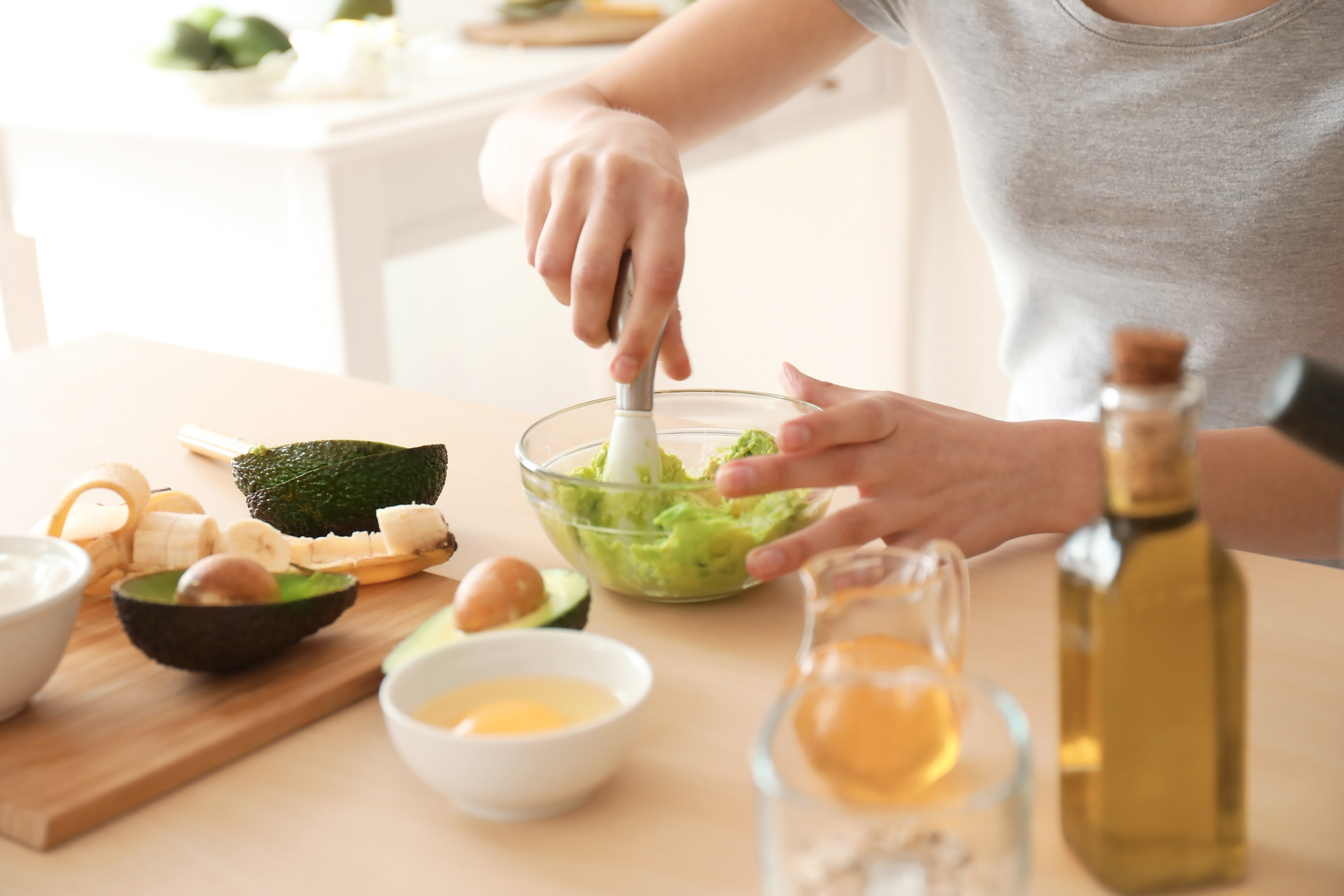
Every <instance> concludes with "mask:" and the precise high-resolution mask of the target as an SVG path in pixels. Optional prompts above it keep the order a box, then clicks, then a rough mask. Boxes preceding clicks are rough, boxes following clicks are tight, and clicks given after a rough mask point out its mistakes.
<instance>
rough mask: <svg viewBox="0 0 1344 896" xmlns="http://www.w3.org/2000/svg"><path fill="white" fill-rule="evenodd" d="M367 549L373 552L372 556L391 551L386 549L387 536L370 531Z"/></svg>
mask: <svg viewBox="0 0 1344 896" xmlns="http://www.w3.org/2000/svg"><path fill="white" fill-rule="evenodd" d="M369 551H370V552H371V553H372V554H373V556H375V557H377V556H379V555H380V554H390V553H392V552H391V551H389V550H388V549H387V536H386V535H384V534H383V533H381V532H370V533H369Z"/></svg>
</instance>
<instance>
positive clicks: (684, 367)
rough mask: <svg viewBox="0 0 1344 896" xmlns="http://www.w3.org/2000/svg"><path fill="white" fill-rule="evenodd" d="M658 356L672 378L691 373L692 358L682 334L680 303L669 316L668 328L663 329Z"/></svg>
mask: <svg viewBox="0 0 1344 896" xmlns="http://www.w3.org/2000/svg"><path fill="white" fill-rule="evenodd" d="M658 357H659V358H660V359H661V360H662V363H663V373H665V374H667V375H668V376H669V377H670V378H672V379H674V380H684V379H686V377H688V376H690V375H691V358H690V355H689V354H688V353H687V352H686V341H685V339H683V338H682V335H681V306H680V305H677V306H676V307H674V308H673V309H672V313H671V314H669V315H668V316H667V329H666V330H664V331H663V344H662V348H661V349H660V351H659V353H658Z"/></svg>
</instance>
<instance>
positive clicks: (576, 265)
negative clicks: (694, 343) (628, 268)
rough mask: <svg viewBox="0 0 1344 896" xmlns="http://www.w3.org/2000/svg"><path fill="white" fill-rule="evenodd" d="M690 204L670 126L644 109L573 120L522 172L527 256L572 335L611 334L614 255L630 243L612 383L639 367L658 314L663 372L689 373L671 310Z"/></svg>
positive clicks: (603, 339)
mask: <svg viewBox="0 0 1344 896" xmlns="http://www.w3.org/2000/svg"><path fill="white" fill-rule="evenodd" d="M687 207H688V204H687V197H686V182H685V179H684V178H683V176H682V172H681V161H680V158H679V156H678V153H677V147H676V144H675V142H674V141H673V139H672V137H671V135H670V134H668V132H667V131H666V130H664V129H663V128H662V127H661V126H659V125H658V124H657V123H655V122H653V121H651V120H650V119H648V118H644V117H643V116H640V115H635V114H634V113H631V112H624V111H620V110H616V109H610V108H606V107H604V106H594V107H592V108H589V109H586V110H585V111H583V112H581V113H580V114H578V115H576V116H574V117H573V118H572V119H570V121H569V122H568V123H567V124H566V125H565V126H564V127H563V128H562V129H560V131H559V133H558V134H557V135H556V139H555V142H554V145H553V146H551V147H549V149H548V151H547V152H546V153H545V154H544V155H543V156H542V158H541V160H540V162H539V163H538V164H537V166H536V168H535V169H534V172H533V174H532V177H531V179H530V180H529V181H528V184H527V191H526V195H525V199H524V212H523V228H524V238H525V240H526V246H527V260H528V263H529V264H531V265H532V266H533V267H535V268H536V269H537V272H538V273H539V274H541V276H542V278H543V279H544V280H545V281H546V285H547V287H548V288H549V289H550V291H551V293H552V295H554V296H555V297H556V299H558V300H559V301H560V303H561V304H563V305H567V306H569V308H570V311H571V319H572V321H573V328H574V334H575V335H576V336H578V337H579V339H581V340H582V341H583V342H585V343H586V344H588V345H590V346H592V347H594V348H597V347H600V346H602V345H605V344H606V343H607V341H608V334H607V319H608V317H609V316H610V312H611V303H612V293H613V291H614V290H615V286H616V275H617V270H618V268H619V266H620V261H621V254H622V253H623V252H624V251H625V249H626V248H627V247H629V249H630V251H631V256H632V260H633V268H634V288H635V291H634V304H633V305H632V306H631V309H630V312H629V315H628V317H627V318H626V321H625V324H624V327H623V328H622V331H621V335H620V342H619V343H618V345H617V347H616V352H615V354H614V356H613V358H612V362H611V375H612V377H613V378H614V379H616V380H617V381H618V382H623V383H628V382H630V381H631V380H633V379H634V378H635V376H636V375H638V373H639V371H640V370H641V369H643V367H644V364H645V362H646V361H647V360H648V358H649V355H650V354H651V353H652V352H653V346H654V343H655V342H656V341H657V339H658V334H659V332H660V331H662V330H663V322H664V321H666V322H667V329H666V331H665V332H664V333H663V342H662V350H661V357H662V363H663V370H664V372H665V373H666V374H667V375H668V376H670V377H671V378H672V379H676V380H682V379H685V378H686V377H687V376H689V375H690V373H691V365H690V359H689V358H688V357H687V354H686V346H685V344H684V343H683V342H682V336H681V317H680V313H679V311H678V309H677V289H678V288H679V287H680V285H681V274H682V267H683V263H684V261H685V255H686V215H687Z"/></svg>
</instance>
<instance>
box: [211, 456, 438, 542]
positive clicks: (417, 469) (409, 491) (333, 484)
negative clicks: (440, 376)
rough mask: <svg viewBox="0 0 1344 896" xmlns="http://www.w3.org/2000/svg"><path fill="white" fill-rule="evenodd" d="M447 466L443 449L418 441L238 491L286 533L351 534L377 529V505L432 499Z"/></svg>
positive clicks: (253, 511)
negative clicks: (416, 446) (421, 443)
mask: <svg viewBox="0 0 1344 896" xmlns="http://www.w3.org/2000/svg"><path fill="white" fill-rule="evenodd" d="M366 444H377V443H366ZM447 472H448V449H447V448H445V447H444V446H443V445H421V446H420V447H418V448H395V449H394V450H391V451H380V452H377V453H373V454H368V455H363V456H357V457H353V458H349V459H347V460H344V461H339V462H336V463H332V464H329V465H327V466H323V467H318V468H316V469H311V470H308V471H306V472H304V473H300V474H299V475H297V476H294V477H293V478H291V479H287V480H284V481H282V482H279V483H276V484H274V485H270V486H267V487H265V488H261V489H255V490H252V491H248V490H246V489H244V490H243V494H244V495H245V496H246V498H247V509H248V512H249V513H251V514H252V516H253V517H255V518H257V519H259V520H261V521H262V522H266V523H270V524H271V525H272V526H274V527H275V528H277V529H279V530H280V531H281V532H283V533H285V534H286V535H294V536H307V537H310V538H321V537H322V536H323V535H328V534H331V535H351V534H353V533H355V532H377V531H378V509H379V508H381V507H395V506H397V505H400V504H433V503H435V502H436V501H438V500H439V494H440V492H442V491H443V484H444V481H445V480H446V478H447ZM235 479H236V474H235Z"/></svg>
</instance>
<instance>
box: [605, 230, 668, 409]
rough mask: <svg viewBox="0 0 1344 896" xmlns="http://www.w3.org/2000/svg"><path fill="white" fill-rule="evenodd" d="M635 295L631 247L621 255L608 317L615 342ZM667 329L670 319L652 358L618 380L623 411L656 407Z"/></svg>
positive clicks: (608, 331)
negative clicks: (660, 357)
mask: <svg viewBox="0 0 1344 896" xmlns="http://www.w3.org/2000/svg"><path fill="white" fill-rule="evenodd" d="M634 298H635V276H634V270H633V263H632V260H631V255H630V250H629V249H626V250H625V252H624V253H623V254H622V255H621V267H620V270H619V271H617V273H616V290H615V292H614V294H613V296H612V302H611V316H610V317H609V318H608V319H607V334H608V335H609V336H610V337H611V341H612V342H613V343H615V342H616V341H617V339H619V338H620V335H621V330H622V329H623V328H624V327H625V320H626V317H627V315H628V314H629V312H630V305H631V303H632V302H633V301H634ZM666 329H667V321H663V328H662V329H661V330H659V331H658V340H657V341H656V342H655V343H654V344H653V353H652V354H651V355H649V360H648V361H647V362H646V363H645V364H644V368H643V369H642V370H640V372H639V375H638V376H636V377H635V378H634V379H633V380H631V381H630V382H629V383H617V384H616V409H617V410H621V411H652V410H653V374H654V370H655V369H656V367H657V362H658V350H659V348H661V347H662V344H663V331H664V330H666Z"/></svg>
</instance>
